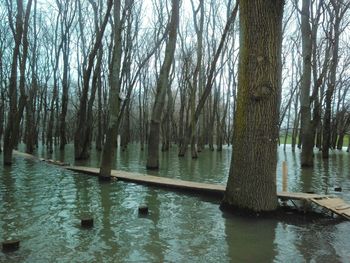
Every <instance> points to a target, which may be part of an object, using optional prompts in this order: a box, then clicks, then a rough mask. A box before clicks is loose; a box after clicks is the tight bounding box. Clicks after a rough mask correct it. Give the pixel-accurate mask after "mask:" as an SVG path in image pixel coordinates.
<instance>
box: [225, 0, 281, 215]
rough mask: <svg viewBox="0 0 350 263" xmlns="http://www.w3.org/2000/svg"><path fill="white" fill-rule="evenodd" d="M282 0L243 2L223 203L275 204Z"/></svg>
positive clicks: (264, 207) (258, 207)
mask: <svg viewBox="0 0 350 263" xmlns="http://www.w3.org/2000/svg"><path fill="white" fill-rule="evenodd" d="M283 4H284V1H282V0H256V1H241V2H240V26H241V29H240V30H241V31H240V61H239V73H238V95H237V110H236V112H235V123H234V133H233V141H234V143H233V145H234V146H233V152H232V161H231V167H230V173H229V179H228V182H227V187H226V192H225V196H224V200H223V207H238V208H239V209H243V210H248V211H252V212H260V211H272V210H275V209H276V208H277V204H278V202H277V193H276V163H277V140H278V119H279V103H280V92H281V70H282V68H281V66H282V64H281V43H282V16H283Z"/></svg>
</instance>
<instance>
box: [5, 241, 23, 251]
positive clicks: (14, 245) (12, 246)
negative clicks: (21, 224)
mask: <svg viewBox="0 0 350 263" xmlns="http://www.w3.org/2000/svg"><path fill="white" fill-rule="evenodd" d="M19 242H20V241H19V240H6V241H4V242H2V251H3V252H10V251H16V250H17V249H19Z"/></svg>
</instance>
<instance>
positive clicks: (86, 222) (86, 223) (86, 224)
mask: <svg viewBox="0 0 350 263" xmlns="http://www.w3.org/2000/svg"><path fill="white" fill-rule="evenodd" d="M93 226H94V219H93V218H90V217H86V218H82V219H81V227H83V228H92V227H93Z"/></svg>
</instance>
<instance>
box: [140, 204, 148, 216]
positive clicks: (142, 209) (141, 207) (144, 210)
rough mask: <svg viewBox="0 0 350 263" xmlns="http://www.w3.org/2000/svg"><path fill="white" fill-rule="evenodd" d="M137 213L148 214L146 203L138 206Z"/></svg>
mask: <svg viewBox="0 0 350 263" xmlns="http://www.w3.org/2000/svg"><path fill="white" fill-rule="evenodd" d="M139 215H148V206H147V205H141V206H139Z"/></svg>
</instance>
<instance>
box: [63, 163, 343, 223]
mask: <svg viewBox="0 0 350 263" xmlns="http://www.w3.org/2000/svg"><path fill="white" fill-rule="evenodd" d="M64 168H66V169H68V170H71V171H75V172H82V173H88V174H92V175H96V176H98V174H99V168H93V167H82V166H65V167H64ZM111 176H112V177H115V178H117V179H119V180H122V181H128V182H133V183H138V184H146V185H154V186H160V187H166V188H173V189H177V190H186V191H190V192H199V193H205V194H211V195H212V194H214V195H217V196H220V197H222V196H223V195H224V192H225V188H226V186H225V185H219V184H207V183H197V182H191V181H184V180H178V179H171V178H166V177H159V176H153V175H146V174H139V173H131V172H125V171H118V170H112V172H111ZM277 196H278V198H280V199H282V200H299V201H302V202H304V204H305V205H306V204H310V203H314V204H315V205H317V206H319V207H321V208H324V209H326V210H328V211H330V212H331V213H334V214H337V215H339V216H341V217H344V218H346V219H348V220H350V205H349V204H347V203H346V202H345V201H344V200H342V199H340V198H337V197H332V196H328V195H319V194H308V193H292V192H278V193H277Z"/></svg>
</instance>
